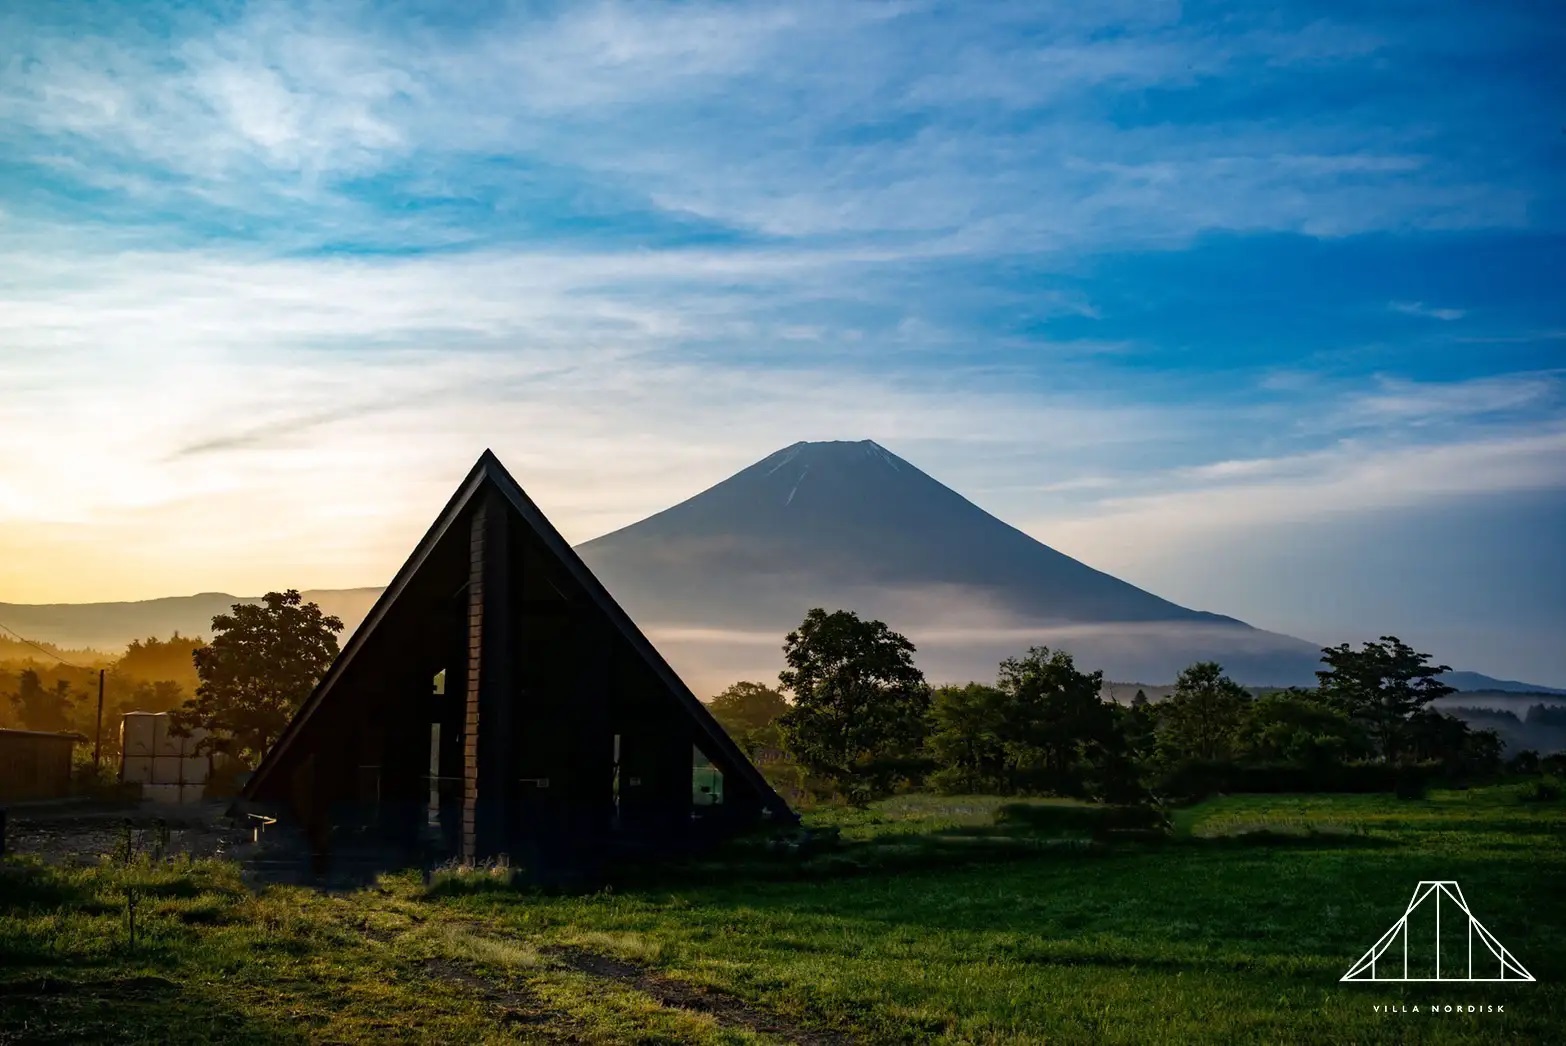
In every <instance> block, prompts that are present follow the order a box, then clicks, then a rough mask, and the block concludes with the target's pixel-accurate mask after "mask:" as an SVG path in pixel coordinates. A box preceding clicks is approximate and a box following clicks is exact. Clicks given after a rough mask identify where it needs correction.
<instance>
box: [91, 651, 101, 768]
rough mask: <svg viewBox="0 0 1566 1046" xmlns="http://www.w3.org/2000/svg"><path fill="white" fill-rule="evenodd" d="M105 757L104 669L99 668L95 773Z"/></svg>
mask: <svg viewBox="0 0 1566 1046" xmlns="http://www.w3.org/2000/svg"><path fill="white" fill-rule="evenodd" d="M102 757H103V669H101V668H100V669H98V732H97V734H96V736H95V737H94V739H93V743H92V768H93V771H94V773H96V772H97V770H98V769H99V767H98V763H99V761H100V760H101V759H102Z"/></svg>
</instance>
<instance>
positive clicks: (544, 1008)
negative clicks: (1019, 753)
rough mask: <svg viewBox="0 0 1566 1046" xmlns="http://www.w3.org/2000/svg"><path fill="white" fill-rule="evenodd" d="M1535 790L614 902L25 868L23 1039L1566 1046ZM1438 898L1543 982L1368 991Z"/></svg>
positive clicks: (1443, 796)
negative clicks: (1348, 978) (1357, 977)
mask: <svg viewBox="0 0 1566 1046" xmlns="http://www.w3.org/2000/svg"><path fill="white" fill-rule="evenodd" d="M1520 792H1521V789H1520V788H1519V787H1516V786H1497V787H1492V788H1487V789H1479V790H1474V791H1469V792H1436V793H1433V794H1432V795H1431V796H1430V798H1428V799H1426V800H1420V801H1410V800H1397V799H1394V798H1391V797H1383V796H1267V797H1257V796H1236V797H1229V798H1223V799H1218V800H1214V801H1211V802H1208V803H1204V804H1202V805H1199V806H1196V807H1193V808H1190V809H1186V810H1182V811H1179V812H1178V813H1177V814H1176V816H1175V819H1174V825H1173V833H1172V835H1171V837H1170V838H1168V839H1167V840H1166V841H1163V842H1154V841H1147V840H1145V839H1142V838H1141V837H1140V836H1139V835H1138V834H1137V833H1135V832H1129V833H1125V834H1124V835H1123V836H1121V835H1119V834H1117V833H1110V834H1109V835H1107V836H1106V835H1105V834H1104V833H1103V832H1102V831H1099V832H1095V828H1096V827H1102V826H1101V825H1100V824H1099V820H1100V818H1101V815H1102V812H1101V811H1096V810H1094V809H1093V808H1087V807H1082V806H1077V805H1074V804H1069V803H1050V802H1035V803H1028V804H1013V803H1007V802H1005V801H1003V800H999V799H993V798H986V797H974V798H957V799H936V798H933V797H925V796H909V797H902V798H898V799H893V800H889V801H887V802H885V803H883V804H881V805H879V806H878V807H876V808H873V809H872V810H870V811H867V812H852V811H827V812H822V813H818V814H815V815H813V816H812V817H811V818H810V819H809V820H810V821H811V823H813V824H816V825H835V826H836V827H838V828H839V829H840V831H841V835H842V840H843V843H842V845H841V846H840V847H839V848H837V849H835V850H832V851H830V852H826V853H822V854H819V855H817V856H811V857H805V858H797V857H796V858H781V857H768V856H763V855H759V854H755V853H747V852H744V851H739V852H736V853H735V854H733V855H730V856H729V859H727V860H725V861H721V862H720V861H715V860H708V861H705V862H702V863H700V864H692V865H689V866H686V867H683V868H681V869H679V870H678V872H677V874H675V873H674V872H665V873H661V874H659V875H657V876H656V877H651V876H648V875H642V876H639V877H632V878H629V879H628V880H627V881H625V882H622V883H620V884H618V885H617V886H616V887H614V888H613V889H605V890H603V891H600V892H596V893H593V894H590V895H544V894H540V893H537V892H532V891H527V890H521V889H516V888H512V887H509V886H507V885H506V883H505V882H504V881H503V880H502V879H501V878H500V877H498V876H496V875H493V874H485V873H465V874H457V873H451V874H447V875H444V876H439V877H437V879H436V881H435V882H434V883H433V885H431V886H426V885H425V884H424V882H423V881H422V878H420V877H419V876H417V875H412V874H408V875H394V876H388V877H386V878H384V879H383V880H382V881H381V883H380V884H379V885H378V886H376V887H372V888H369V889H365V890H361V891H358V892H355V893H350V894H335V895H333V894H322V893H317V892H314V891H308V890H303V889H299V888H277V887H274V888H271V889H269V890H266V891H264V892H262V893H260V894H259V895H257V894H253V893H251V892H250V891H249V890H247V889H246V888H245V886H244V885H243V883H242V882H241V880H240V877H239V873H238V870H237V868H236V867H235V866H233V865H231V864H224V863H215V862H208V863H200V862H198V863H188V862H184V863H174V864H166V863H165V864H151V863H146V862H142V863H135V864H131V865H129V866H124V865H116V864H110V863H106V864H104V865H101V866H98V867H94V868H86V869H77V870H51V869H45V868H42V867H40V866H37V865H31V864H25V863H19V862H16V861H12V862H9V863H7V864H5V865H0V1041H17V1042H21V1041H26V1042H82V1041H105V1042H107V1041H115V1042H120V1041H125V1042H160V1043H161V1042H219V1041H221V1042H223V1043H244V1042H274V1041H339V1042H342V1041H348V1042H357V1041H437V1042H490V1041H493V1042H504V1041H517V1040H522V1041H542V1042H551V1041H565V1042H647V1043H651V1042H732V1043H740V1042H790V1041H793V1042H861V1041H862V1042H927V1041H934V1042H1123V1043H1148V1042H1224V1043H1228V1042H1322V1043H1348V1042H1381V1041H1389V1042H1391V1041H1412V1042H1484V1043H1491V1042H1509V1041H1510V1042H1541V1043H1545V1042H1562V1041H1566V989H1563V987H1562V986H1561V980H1562V977H1563V976H1566V903H1563V900H1566V888H1563V886H1562V883H1563V882H1566V806H1563V805H1562V804H1561V803H1560V802H1559V801H1556V802H1550V803H1536V802H1524V801H1522V799H1521V796H1520ZM1095 834H1096V835H1097V836H1098V841H1095V840H1094V839H1093V836H1094V835H1095ZM1106 839H1107V840H1109V841H1105V840H1106ZM1420 879H1456V880H1458V881H1459V882H1460V883H1461V885H1462V889H1463V892H1464V893H1465V895H1466V896H1467V898H1468V900H1469V902H1470V904H1472V906H1473V909H1474V912H1475V914H1476V915H1477V916H1478V917H1479V918H1480V919H1481V920H1482V921H1483V922H1484V924H1485V925H1486V926H1487V927H1488V928H1489V929H1490V930H1491V931H1492V932H1494V933H1495V935H1496V936H1497V937H1498V938H1499V939H1500V940H1501V941H1502V942H1503V943H1504V944H1505V945H1506V946H1507V947H1508V948H1509V949H1510V950H1511V952H1512V953H1513V954H1514V955H1515V956H1516V957H1517V958H1518V959H1519V960H1520V961H1521V962H1522V963H1523V964H1524V965H1525V966H1526V967H1527V968H1528V969H1529V970H1530V971H1531V972H1532V973H1533V975H1534V976H1535V977H1536V978H1538V982H1537V983H1533V984H1452V985H1445V984H1443V985H1429V984H1426V985H1419V984H1412V985H1397V984H1386V985H1379V986H1373V985H1365V984H1340V983H1339V982H1338V978H1339V977H1340V976H1341V975H1342V974H1343V973H1344V972H1345V971H1346V970H1347V969H1348V967H1349V965H1350V964H1351V963H1352V962H1353V961H1354V960H1355V959H1357V958H1358V957H1359V956H1360V955H1361V954H1362V953H1363V952H1364V951H1365V950H1366V949H1367V948H1368V947H1369V946H1370V945H1371V944H1372V943H1373V942H1374V941H1375V939H1376V938H1377V937H1379V936H1380V935H1381V933H1382V932H1383V931H1384V930H1385V929H1387V928H1388V927H1389V926H1390V925H1391V924H1392V923H1393V922H1394V921H1395V920H1396V919H1397V918H1398V916H1400V915H1401V914H1402V912H1403V909H1404V906H1405V905H1406V904H1407V902H1408V898H1409V895H1410V894H1411V893H1412V891H1413V889H1414V885H1415V883H1416V882H1417V881H1418V880H1420ZM127 887H128V888H130V889H131V890H132V891H138V892H139V896H140V898H141V900H140V902H139V904H138V905H137V911H136V921H137V924H138V925H137V937H138V940H137V942H136V947H135V950H134V951H132V950H131V948H130V944H129V941H128V939H127V913H126V890H127ZM1432 1003H1435V1004H1437V1005H1439V1006H1443V1007H1444V1006H1447V1005H1451V1006H1454V1007H1455V1006H1459V1005H1461V1006H1476V1007H1480V1008H1485V1007H1493V1006H1502V1007H1504V1013H1503V1012H1476V1013H1456V1012H1454V1013H1445V1012H1441V1013H1434V1014H1432V1013H1430V1012H1429V1007H1430V1005H1431V1004H1432ZM1416 1005H1417V1006H1419V1007H1420V1012H1418V1013H1413V1012H1409V1013H1402V1012H1397V1013H1392V1014H1386V1013H1382V1012H1377V1010H1376V1009H1375V1008H1376V1007H1378V1006H1380V1007H1388V1006H1390V1007H1403V1006H1407V1007H1409V1008H1410V1009H1412V1007H1414V1006H1416Z"/></svg>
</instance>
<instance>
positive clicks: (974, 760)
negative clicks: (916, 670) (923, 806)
mask: <svg viewBox="0 0 1566 1046" xmlns="http://www.w3.org/2000/svg"><path fill="white" fill-rule="evenodd" d="M1007 702H1008V698H1007V696H1006V695H1005V694H1004V693H1002V692H1001V691H1000V690H999V689H997V688H996V687H993V686H986V685H984V684H983V683H968V684H966V685H963V686H943V687H938V688H937V689H936V691H935V694H934V698H933V701H932V704H931V709H930V731H931V732H930V742H929V746H930V755H931V757H932V758H933V759H934V760H935V762H936V763H937V764H938V765H939V766H940V767H941V769H940V770H939V771H937V772H936V773H935V774H934V775H932V776H931V778H930V782H931V784H933V785H934V786H935V787H936V789H937V790H939V791H942V792H945V793H947V794H948V795H952V794H959V793H964V792H969V793H971V792H1005V791H1010V790H1011V789H1012V787H1014V785H1013V782H1012V781H1011V780H1010V775H1009V773H1008V769H1009V764H1008V760H1007V754H1006V724H1007V715H1006V705H1007Z"/></svg>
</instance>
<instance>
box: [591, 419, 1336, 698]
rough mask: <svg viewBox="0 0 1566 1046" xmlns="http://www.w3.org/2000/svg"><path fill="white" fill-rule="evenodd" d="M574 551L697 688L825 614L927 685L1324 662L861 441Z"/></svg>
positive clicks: (805, 455) (788, 460) (757, 668)
mask: <svg viewBox="0 0 1566 1046" xmlns="http://www.w3.org/2000/svg"><path fill="white" fill-rule="evenodd" d="M577 551H578V552H580V553H581V555H582V557H583V559H585V560H586V561H587V564H588V565H589V566H590V567H592V569H593V570H594V572H595V573H597V574H598V576H599V577H600V578H601V579H602V580H603V581H604V584H605V585H606V586H607V587H608V588H609V590H610V591H611V592H612V593H613V594H614V595H615V597H616V598H617V599H619V600H620V601H621V603H622V604H624V605H625V607H626V609H627V610H629V611H630V613H631V614H632V616H633V617H634V618H635V619H636V620H637V621H639V622H642V623H643V625H644V627H646V628H647V629H648V631H649V633H650V634H651V636H652V638H653V639H654V641H655V642H657V643H658V644H659V646H660V647H661V648H663V649H665V652H666V653H667V654H668V656H669V657H670V659H671V660H672V661H673V662H674V663H675V665H676V667H680V668H682V669H683V670H685V671H686V672H689V673H692V674H696V675H700V676H707V675H713V676H714V677H715V678H723V677H727V678H732V677H733V676H734V674H735V673H746V672H751V673H753V674H756V675H759V676H760V677H762V678H767V677H769V676H770V675H771V674H772V673H773V672H775V671H776V665H777V663H778V662H779V661H780V654H779V649H780V646H781V643H782V637H783V635H784V633H786V632H787V631H788V630H789V629H790V628H792V627H793V626H795V625H797V624H798V623H799V621H800V619H801V618H802V617H803V616H804V614H805V612H806V611H807V610H809V609H810V608H811V607H815V606H821V607H825V608H827V609H829V610H830V609H834V608H844V609H851V610H855V611H857V612H858V613H860V615H861V616H871V617H876V618H880V619H882V620H884V621H886V622H887V623H888V624H889V625H890V626H891V627H892V628H894V629H896V630H898V631H900V632H903V633H905V634H906V635H908V637H909V638H910V639H912V640H913V641H914V642H915V644H917V646H918V648H919V663H920V664H921V666H922V667H924V669H925V671H926V674H927V675H929V676H930V677H931V678H932V680H944V679H952V680H959V679H960V680H966V679H970V678H973V679H987V678H990V677H992V676H993V675H994V671H995V665H996V662H997V661H999V660H1000V658H1002V657H1006V656H1010V655H1012V654H1017V653H1020V652H1022V651H1023V650H1025V649H1026V648H1027V647H1028V646H1030V645H1048V646H1052V647H1062V648H1064V649H1067V650H1070V651H1071V652H1072V653H1073V654H1074V655H1076V658H1077V660H1078V663H1079V664H1080V665H1082V666H1083V667H1086V668H1102V669H1104V670H1105V674H1106V677H1107V678H1111V679H1143V680H1169V679H1173V678H1174V676H1175V674H1176V673H1178V671H1179V670H1180V669H1181V668H1183V667H1185V666H1186V665H1188V664H1190V663H1191V662H1192V661H1196V660H1204V659H1214V660H1218V661H1221V662H1222V663H1223V664H1224V665H1225V667H1226V668H1227V669H1228V670H1229V671H1230V673H1231V674H1233V675H1234V676H1235V677H1236V678H1239V679H1241V680H1244V681H1246V682H1250V683H1257V684H1276V685H1284V684H1295V683H1299V684H1308V683H1314V682H1315V677H1314V675H1313V673H1314V671H1315V669H1316V668H1317V667H1319V662H1318V659H1319V657H1320V648H1319V646H1318V645H1317V644H1314V643H1307V642H1305V641H1303V640H1299V639H1295V638H1293V637H1290V636H1284V635H1278V634H1276V633H1271V632H1265V631H1262V630H1260V629H1256V628H1252V627H1251V626H1249V625H1247V624H1245V623H1244V622H1241V621H1238V620H1236V619H1234V618H1232V617H1225V616H1223V615H1221V614H1215V613H1209V612H1207V611H1203V610H1192V609H1189V608H1187V607H1183V606H1180V605H1178V604H1176V603H1172V602H1170V601H1169V600H1167V599H1163V598H1161V597H1159V596H1157V595H1154V594H1153V593H1151V592H1147V591H1144V590H1143V589H1140V588H1137V587H1136V586H1135V585H1131V584H1128V583H1127V582H1124V581H1121V580H1119V579H1118V578H1115V577H1112V576H1110V575H1108V574H1105V573H1103V572H1102V571H1098V570H1095V569H1093V568H1092V567H1090V566H1088V565H1086V564H1084V563H1081V562H1079V561H1077V560H1075V559H1072V558H1071V557H1070V556H1067V555H1064V554H1063V553H1061V552H1057V551H1056V550H1055V549H1052V548H1050V547H1049V546H1048V545H1045V544H1043V543H1042V542H1040V541H1038V540H1036V539H1034V538H1032V537H1030V536H1029V535H1027V534H1025V533H1023V532H1022V531H1020V530H1018V529H1016V528H1015V527H1012V526H1010V525H1008V524H1006V523H1004V522H1002V521H1001V520H999V519H997V518H995V517H994V516H992V515H990V514H989V513H988V512H985V511H984V510H983V509H981V508H979V507H978V506H977V505H975V504H973V503H972V502H971V501H969V500H967V499H966V498H964V497H963V496H962V495H960V494H958V493H957V492H956V491H954V490H952V489H951V488H949V487H947V486H945V485H943V484H941V483H940V482H938V481H937V480H935V479H933V478H932V477H930V476H929V475H927V474H925V473H924V472H922V471H920V470H919V469H918V468H916V467H915V466H914V465H912V464H910V463H909V462H908V461H906V460H904V459H903V458H900V457H898V456H897V455H895V454H893V453H891V452H890V451H888V450H887V449H886V448H884V447H882V446H880V445H879V444H877V443H874V442H871V441H869V440H865V441H861V442H828V443H796V444H794V445H793V446H791V447H786V448H784V449H783V450H780V451H778V452H777V453H775V454H772V455H770V456H768V457H766V458H763V459H762V460H761V461H758V462H756V463H755V464H754V465H751V466H750V467H749V468H746V469H744V470H742V471H740V472H738V473H736V474H735V475H733V476H731V477H729V478H728V479H726V480H724V481H722V482H721V483H719V484H717V485H716V486H714V487H711V488H709V489H708V490H705V491H703V492H701V493H700V494H697V495H696V496H695V497H692V498H690V499H689V500H687V501H683V502H681V503H680V504H678V505H675V506H673V507H672V508H669V509H666V510H664V511H662V512H659V513H657V514H656V515H654V516H650V517H648V518H647V519H644V520H642V521H641V522H639V523H635V524H632V525H631V526H628V527H625V528H624V529H622V530H617V531H615V532H613V533H611V534H606V535H604V536H603V537H600V538H596V539H594V540H592V541H589V542H587V543H585V544H583V545H581V546H579V547H578V549H577ZM769 667H770V671H766V668H769ZM698 668H699V671H697V669H698Z"/></svg>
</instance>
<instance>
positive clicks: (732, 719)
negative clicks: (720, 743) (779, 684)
mask: <svg viewBox="0 0 1566 1046" xmlns="http://www.w3.org/2000/svg"><path fill="white" fill-rule="evenodd" d="M707 709H708V710H709V711H710V712H712V715H713V718H715V719H717V721H718V722H720V723H722V724H723V729H725V730H727V731H728V732H729V736H730V737H732V738H734V741H735V743H736V744H738V745H739V746H740V747H741V748H743V749H744V750H745V752H746V754H747V755H750V756H752V757H754V756H755V755H756V753H757V752H759V751H762V750H764V749H767V748H773V747H776V746H777V745H778V744H779V743H781V741H782V733H781V731H780V730H779V729H778V726H777V721H778V718H779V717H780V716H782V715H783V713H784V712H787V711H788V701H786V700H785V699H784V697H783V695H782V694H780V693H778V691H776V690H774V689H773V688H772V687H770V686H767V685H766V684H765V683H752V682H749V681H741V682H738V683H735V684H733V685H732V686H730V687H729V688H728V689H727V690H725V691H723V693H721V694H719V695H718V696H717V697H714V698H713V699H712V700H711V701H709V702H707Z"/></svg>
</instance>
